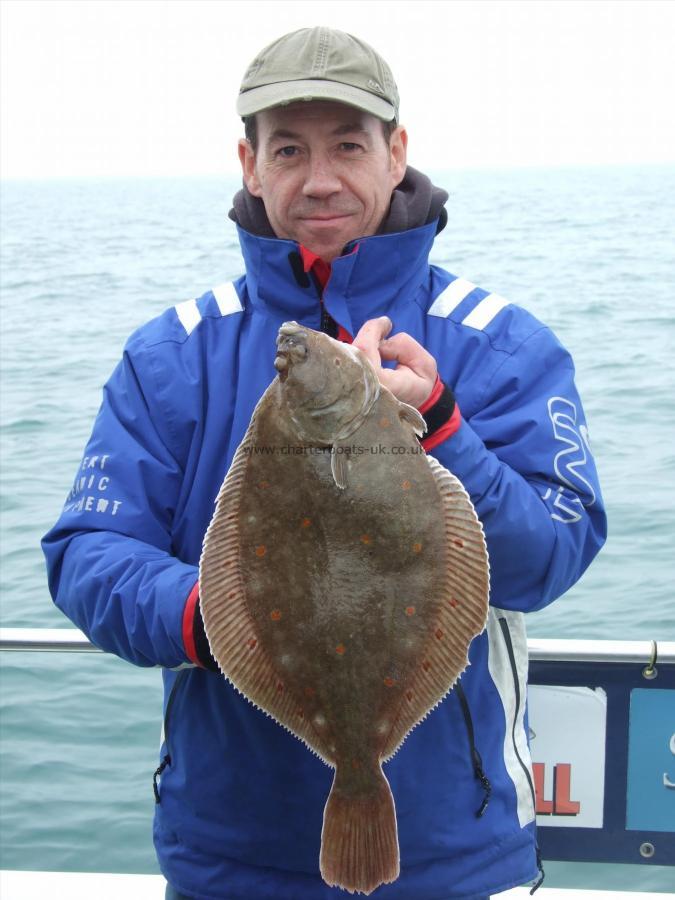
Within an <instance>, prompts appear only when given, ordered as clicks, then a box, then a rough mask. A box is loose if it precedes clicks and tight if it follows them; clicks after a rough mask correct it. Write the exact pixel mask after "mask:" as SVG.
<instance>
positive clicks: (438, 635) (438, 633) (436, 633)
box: [434, 628, 443, 641]
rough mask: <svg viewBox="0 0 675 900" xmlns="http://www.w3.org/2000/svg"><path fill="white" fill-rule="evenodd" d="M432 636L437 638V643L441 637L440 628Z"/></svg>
mask: <svg viewBox="0 0 675 900" xmlns="http://www.w3.org/2000/svg"><path fill="white" fill-rule="evenodd" d="M434 634H435V635H436V637H437V638H438V640H439V641H440V639H441V638H442V637H443V632H442V631H441V629H440V628H437V629H436V631H435V632H434Z"/></svg>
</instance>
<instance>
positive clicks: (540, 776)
mask: <svg viewBox="0 0 675 900" xmlns="http://www.w3.org/2000/svg"><path fill="white" fill-rule="evenodd" d="M545 771H546V766H545V764H544V763H532V774H533V775H534V795H535V797H536V804H535V809H534V811H535V812H536V814H537V815H538V816H550V815H551V813H552V812H553V801H552V800H545V799H544V773H545Z"/></svg>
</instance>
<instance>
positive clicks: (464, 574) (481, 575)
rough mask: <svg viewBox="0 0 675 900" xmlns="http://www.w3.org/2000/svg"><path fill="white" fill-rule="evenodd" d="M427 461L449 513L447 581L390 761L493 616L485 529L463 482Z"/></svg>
mask: <svg viewBox="0 0 675 900" xmlns="http://www.w3.org/2000/svg"><path fill="white" fill-rule="evenodd" d="M426 460H427V462H428V464H429V467H430V468H431V471H432V473H433V476H434V478H435V480H436V485H437V487H438V491H439V493H440V495H441V499H442V501H443V508H444V510H445V536H446V541H445V546H446V555H445V563H444V580H443V584H442V586H441V590H440V591H439V593H438V611H437V616H436V619H435V621H434V622H433V624H432V627H431V628H430V629H429V636H428V638H427V642H426V645H425V647H424V649H423V651H422V654H423V655H422V656H421V659H422V660H423V662H424V664H423V665H420V666H419V668H418V669H417V670H416V671H415V672H414V674H413V675H412V677H411V679H410V681H409V682H408V684H407V686H406V690H405V692H404V695H403V697H402V699H401V703H400V705H399V708H398V711H397V713H396V718H395V719H394V723H393V725H392V728H391V731H390V732H389V735H388V736H387V740H386V742H385V745H384V747H383V749H382V751H381V758H382V759H383V760H385V761H386V760H388V759H390V758H391V757H392V756H393V755H394V754H395V753H396V751H397V750H398V748H399V747H400V746H401V744H402V743H403V741H404V740H405V737H406V736H407V734H408V733H409V731H410V730H411V729H412V728H413V727H414V726H415V725H416V724H417V723H418V722H419V721H421V720H422V719H423V718H424V717H425V716H426V715H427V713H428V712H429V711H430V710H431V709H433V707H434V706H436V705H437V704H438V703H440V701H441V700H442V699H443V697H444V696H445V695H446V694H447V693H448V692H449V691H450V689H451V688H452V687H453V686H454V684H455V683H456V681H457V679H458V678H459V676H460V675H461V674H462V672H463V671H464V669H465V668H466V667H467V665H468V664H469V659H468V648H469V645H470V644H471V641H472V640H473V638H474V637H475V636H476V635H478V634H480V633H481V632H482V631H483V629H484V628H485V623H486V621H487V614H488V600H489V595H490V564H489V560H488V554H487V547H486V545H485V537H484V534H483V526H482V525H481V523H480V521H479V519H478V516H477V515H476V511H475V509H474V508H473V504H472V503H471V500H470V498H469V495H468V494H467V492H466V490H465V489H464V486H463V485H462V483H461V482H460V481H459V479H458V478H456V477H455V476H454V475H452V474H451V473H450V472H448V470H447V469H445V468H444V467H443V466H442V465H441V464H440V463H439V462H438V461H437V460H436V459H434V458H433V456H427V457H426Z"/></svg>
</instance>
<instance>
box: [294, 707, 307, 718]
mask: <svg viewBox="0 0 675 900" xmlns="http://www.w3.org/2000/svg"><path fill="white" fill-rule="evenodd" d="M295 714H296V716H299V717H300V718H301V719H304V718H305V711H304V709H303V708H302V707H298V709H296V711H295Z"/></svg>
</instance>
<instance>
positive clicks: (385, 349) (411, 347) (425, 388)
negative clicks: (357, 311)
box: [353, 316, 437, 409]
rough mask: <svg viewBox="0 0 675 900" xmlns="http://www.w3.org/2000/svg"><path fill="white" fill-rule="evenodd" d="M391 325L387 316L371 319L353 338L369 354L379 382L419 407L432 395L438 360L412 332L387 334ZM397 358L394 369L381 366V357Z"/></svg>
mask: <svg viewBox="0 0 675 900" xmlns="http://www.w3.org/2000/svg"><path fill="white" fill-rule="evenodd" d="M391 329H392V322H391V319H390V318H389V317H388V316H380V317H379V318H378V319H369V320H368V321H367V322H366V323H365V324H364V325H363V326H362V327H361V329H360V330H359V333H358V334H357V335H356V337H355V338H354V345H353V346H354V347H358V348H359V350H362V351H363V352H364V353H365V354H366V356H367V357H368V360H369V362H370V363H371V365H372V366H373V368H374V369H375V371H376V373H377V377H378V378H379V380H380V383H381V384H383V385H384V386H385V387H387V388H389V390H390V391H391V392H392V394H393V395H394V396H395V397H396V399H397V400H401V401H402V402H403V403H409V404H410V406H414V407H415V408H416V409H418V408H419V407H420V406H421V405H422V404H423V403H424V401H425V400H426V399H427V398H428V397H429V395H430V394H431V391H432V390H433V387H434V384H435V383H436V372H437V369H436V360H435V359H434V358H433V356H432V355H431V354H430V353H429V352H428V351H427V350H425V349H424V347H422V345H421V344H418V343H417V341H416V340H415V339H414V338H412V337H410V335H409V334H405V333H401V334H395V335H394V337H392V338H387V335H388V334H389V332H390V331H391ZM383 359H386V360H396V362H397V363H398V365H397V366H396V368H395V369H385V368H383V367H382V360H383Z"/></svg>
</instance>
